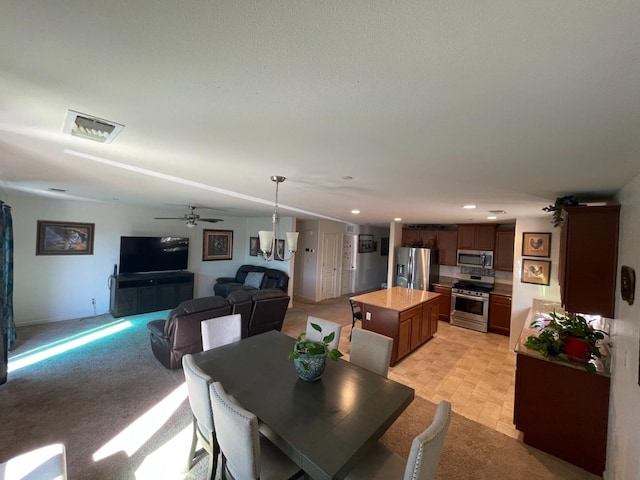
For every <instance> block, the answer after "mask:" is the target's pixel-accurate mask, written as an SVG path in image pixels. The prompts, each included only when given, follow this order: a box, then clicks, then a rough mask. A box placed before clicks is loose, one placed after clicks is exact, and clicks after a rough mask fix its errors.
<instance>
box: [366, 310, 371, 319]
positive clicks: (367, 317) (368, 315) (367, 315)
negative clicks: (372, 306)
mask: <svg viewBox="0 0 640 480" xmlns="http://www.w3.org/2000/svg"><path fill="white" fill-rule="evenodd" d="M365 318H366V319H367V320H371V312H367V314H366V315H365Z"/></svg>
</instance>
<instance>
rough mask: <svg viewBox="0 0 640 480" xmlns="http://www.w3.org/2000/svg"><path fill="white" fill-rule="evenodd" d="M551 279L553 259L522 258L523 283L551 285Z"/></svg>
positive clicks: (521, 279)
mask: <svg viewBox="0 0 640 480" xmlns="http://www.w3.org/2000/svg"><path fill="white" fill-rule="evenodd" d="M550 280H551V260H533V259H531V258H523V259H522V276H521V277H520V281H521V282H522V283H533V284H535V285H549V283H550Z"/></svg>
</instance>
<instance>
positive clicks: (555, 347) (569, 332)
mask: <svg viewBox="0 0 640 480" xmlns="http://www.w3.org/2000/svg"><path fill="white" fill-rule="evenodd" d="M550 315H551V320H549V321H543V320H537V321H535V322H533V323H532V324H531V326H532V327H533V328H535V329H537V330H540V333H539V334H538V335H530V336H529V337H528V338H527V341H526V342H525V344H524V345H525V347H527V348H530V349H531V350H535V351H538V352H540V353H542V354H543V355H544V356H545V357H547V358H551V359H556V360H561V361H565V362H568V361H570V359H569V357H568V356H567V354H566V353H565V352H564V347H565V346H566V344H567V337H575V338H579V339H581V340H584V341H585V342H587V344H588V349H587V353H588V355H589V357H590V358H592V357H598V358H601V357H602V352H601V351H600V347H599V346H598V342H599V341H600V340H603V339H604V336H605V335H606V332H603V331H602V330H598V329H596V328H594V327H593V326H592V325H591V324H589V322H588V321H587V320H586V318H585V317H583V316H582V315H578V314H576V313H567V314H566V315H563V314H558V313H556V312H555V311H553V312H551V314H550ZM584 366H585V369H586V370H587V371H589V372H591V373H595V371H596V370H595V367H594V365H593V364H591V363H589V362H586V363H585V364H584Z"/></svg>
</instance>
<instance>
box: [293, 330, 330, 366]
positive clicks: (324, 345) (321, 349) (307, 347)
mask: <svg viewBox="0 0 640 480" xmlns="http://www.w3.org/2000/svg"><path fill="white" fill-rule="evenodd" d="M311 327H313V329H314V330H317V331H318V332H320V334H321V335H322V327H321V326H320V325H318V324H317V323H311ZM335 335H336V334H335V332H331V333H330V334H329V335H327V336H326V337H324V338H323V339H322V340H321V341H318V340H309V339H308V338H307V334H306V333H305V332H302V333H301V334H300V335H298V338H297V339H296V343H295V344H294V345H293V350H291V351H290V352H289V358H294V359H298V358H301V357H302V359H301V360H300V364H301V365H302V368H304V369H305V370H308V369H309V365H308V364H307V362H306V361H305V357H307V356H309V355H321V354H323V353H326V354H327V356H328V357H329V358H330V359H332V360H338V359H339V358H340V357H341V356H342V352H340V350H338V349H337V348H334V349H330V348H329V344H330V343H331V342H332V341H333V339H334V338H335Z"/></svg>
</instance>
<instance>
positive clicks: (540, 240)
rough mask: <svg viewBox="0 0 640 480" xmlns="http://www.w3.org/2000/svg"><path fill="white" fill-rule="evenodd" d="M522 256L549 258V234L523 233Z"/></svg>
mask: <svg viewBox="0 0 640 480" xmlns="http://www.w3.org/2000/svg"><path fill="white" fill-rule="evenodd" d="M522 256H523V257H545V258H549V257H550V256H551V233H550V232H524V233H523V234H522Z"/></svg>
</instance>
